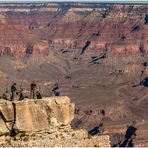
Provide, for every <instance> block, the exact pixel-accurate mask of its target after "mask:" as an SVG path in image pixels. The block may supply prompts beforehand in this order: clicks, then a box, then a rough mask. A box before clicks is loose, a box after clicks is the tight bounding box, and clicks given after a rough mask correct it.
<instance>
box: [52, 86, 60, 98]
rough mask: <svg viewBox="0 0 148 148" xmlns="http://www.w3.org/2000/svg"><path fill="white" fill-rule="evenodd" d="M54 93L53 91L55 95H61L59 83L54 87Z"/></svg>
mask: <svg viewBox="0 0 148 148" xmlns="http://www.w3.org/2000/svg"><path fill="white" fill-rule="evenodd" d="M52 93H53V96H59V95H60V92H59V85H58V83H55V84H54V86H53V89H52Z"/></svg>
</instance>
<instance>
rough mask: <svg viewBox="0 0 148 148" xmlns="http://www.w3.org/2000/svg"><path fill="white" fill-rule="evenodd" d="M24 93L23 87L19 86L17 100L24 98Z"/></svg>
mask: <svg viewBox="0 0 148 148" xmlns="http://www.w3.org/2000/svg"><path fill="white" fill-rule="evenodd" d="M24 98H25V97H24V93H23V88H21V90H20V93H19V100H24Z"/></svg>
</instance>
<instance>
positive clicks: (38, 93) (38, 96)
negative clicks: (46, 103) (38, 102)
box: [36, 91, 42, 99]
mask: <svg viewBox="0 0 148 148" xmlns="http://www.w3.org/2000/svg"><path fill="white" fill-rule="evenodd" d="M36 97H37V99H42V96H41V94H40V92H39V91H37V92H36Z"/></svg>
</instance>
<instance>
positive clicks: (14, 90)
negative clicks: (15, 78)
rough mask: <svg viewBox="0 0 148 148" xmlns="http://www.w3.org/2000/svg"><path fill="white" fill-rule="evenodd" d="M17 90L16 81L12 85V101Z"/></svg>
mask: <svg viewBox="0 0 148 148" xmlns="http://www.w3.org/2000/svg"><path fill="white" fill-rule="evenodd" d="M16 91H17V89H16V83H13V85H12V86H11V101H14V96H15V93H16Z"/></svg>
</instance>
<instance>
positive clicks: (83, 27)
mask: <svg viewBox="0 0 148 148" xmlns="http://www.w3.org/2000/svg"><path fill="white" fill-rule="evenodd" d="M146 30H148V5H132V4H98V3H93V4H91V3H89V4H88V3H42V4H41V3H40V4H0V80H1V81H0V86H1V87H0V93H1V95H2V94H3V93H4V92H5V91H6V89H8V91H9V93H10V86H11V85H12V83H13V82H16V83H17V88H18V89H20V88H21V87H23V89H24V93H25V96H26V97H28V96H29V93H30V83H31V82H32V81H35V82H36V83H37V86H38V90H39V91H40V92H41V94H42V96H43V97H47V96H51V95H52V92H51V88H52V85H53V84H54V83H55V82H58V84H59V88H60V95H62V96H68V97H70V98H71V100H72V102H74V103H75V106H76V110H77V112H76V114H75V118H74V120H73V121H72V126H73V128H78V129H79V128H80V129H86V130H87V131H90V130H91V129H93V128H94V127H95V126H98V124H103V130H102V132H101V133H100V134H107V135H110V137H111V144H112V145H113V144H116V143H119V142H120V140H121V139H122V138H123V136H124V134H125V131H126V128H127V126H129V125H130V124H131V123H132V122H133V121H134V122H136V123H137V129H138V130H137V136H136V139H135V142H134V143H135V145H136V146H147V145H148V141H147V139H148V127H147V123H148V111H147V104H148V93H147V89H148V34H147V31H146ZM102 110H104V111H105V115H103V114H102V113H101V111H102Z"/></svg>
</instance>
